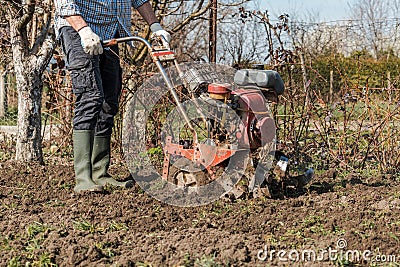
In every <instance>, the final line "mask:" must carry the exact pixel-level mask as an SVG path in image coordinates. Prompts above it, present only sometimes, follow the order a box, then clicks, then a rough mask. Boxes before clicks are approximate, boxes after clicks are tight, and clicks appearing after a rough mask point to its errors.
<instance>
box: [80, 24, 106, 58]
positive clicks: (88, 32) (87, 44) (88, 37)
mask: <svg viewBox="0 0 400 267" xmlns="http://www.w3.org/2000/svg"><path fill="white" fill-rule="evenodd" d="M78 33H79V36H80V37H81V44H82V47H83V51H85V53H88V54H90V55H92V56H93V55H98V54H101V53H103V46H102V45H101V41H100V37H99V36H98V35H97V34H95V33H94V32H93V31H92V29H91V28H90V27H89V26H87V27H84V28H82V29H80V30H79V32H78Z"/></svg>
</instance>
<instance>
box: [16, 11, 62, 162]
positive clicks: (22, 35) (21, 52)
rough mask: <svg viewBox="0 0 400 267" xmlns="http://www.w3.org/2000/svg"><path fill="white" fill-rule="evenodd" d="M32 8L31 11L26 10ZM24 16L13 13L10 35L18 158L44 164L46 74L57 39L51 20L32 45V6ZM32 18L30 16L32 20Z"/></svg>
mask: <svg viewBox="0 0 400 267" xmlns="http://www.w3.org/2000/svg"><path fill="white" fill-rule="evenodd" d="M26 10H28V11H26ZM24 11H26V12H27V13H25V14H22V16H21V17H12V16H10V18H9V22H10V36H11V43H12V55H13V63H14V64H13V65H14V72H15V77H16V83H17V91H18V133H17V144H16V160H19V161H38V162H40V163H43V154H42V138H41V126H42V123H41V100H42V90H43V82H42V74H43V72H44V70H45V69H46V66H47V65H48V63H49V61H50V59H51V56H52V53H53V50H54V44H55V42H54V40H53V38H52V36H51V35H49V25H50V19H48V21H47V23H46V22H44V23H45V25H44V26H43V28H42V31H41V34H39V35H38V36H37V37H36V40H35V42H34V44H33V47H32V48H31V47H30V42H29V41H28V37H27V36H28V33H27V30H26V29H27V27H26V26H27V23H28V22H27V21H29V16H30V15H32V14H29V7H28V8H26V9H25V8H24ZM31 18H32V17H30V19H31Z"/></svg>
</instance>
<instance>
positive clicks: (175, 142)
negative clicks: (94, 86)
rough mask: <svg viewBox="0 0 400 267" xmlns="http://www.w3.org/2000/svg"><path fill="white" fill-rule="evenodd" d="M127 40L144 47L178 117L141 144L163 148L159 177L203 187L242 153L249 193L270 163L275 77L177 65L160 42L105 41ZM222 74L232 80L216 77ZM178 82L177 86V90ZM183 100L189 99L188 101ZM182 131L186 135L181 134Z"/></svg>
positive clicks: (278, 82) (279, 85) (278, 88)
mask: <svg viewBox="0 0 400 267" xmlns="http://www.w3.org/2000/svg"><path fill="white" fill-rule="evenodd" d="M131 41H139V42H142V43H144V44H145V45H146V46H147V48H148V49H149V52H150V55H151V57H152V59H153V62H154V63H155V64H156V66H157V67H158V69H159V71H160V73H161V77H162V80H163V82H164V83H165V85H166V87H167V89H168V91H169V93H170V96H171V98H172V100H173V102H174V106H175V111H176V113H177V114H175V115H172V116H170V117H173V118H172V119H171V120H170V121H168V122H165V125H164V126H163V130H162V131H159V132H158V134H157V139H159V140H158V141H155V142H152V143H151V142H150V143H151V144H150V145H149V144H148V142H147V143H146V149H150V148H153V149H154V147H160V148H161V149H162V155H163V159H162V164H160V165H161V166H160V167H161V168H159V172H160V173H161V176H162V178H163V179H164V180H168V181H169V182H172V183H173V184H175V185H177V186H180V187H196V186H202V185H205V184H207V183H210V182H212V181H214V180H215V179H218V176H219V175H220V174H221V170H222V171H223V170H224V169H226V168H227V166H228V165H229V161H230V159H231V158H232V157H233V156H234V155H237V154H238V153H243V151H247V152H246V153H245V154H243V157H248V158H249V161H248V162H246V163H245V165H246V166H242V167H243V168H244V169H246V173H245V175H247V176H248V177H249V179H247V180H248V182H247V184H246V186H247V188H249V189H250V191H252V190H254V188H255V187H258V186H260V185H261V183H262V182H263V181H264V180H265V176H266V175H267V173H268V170H269V168H270V166H271V164H272V160H273V153H274V149H275V123H274V120H273V118H272V116H271V112H270V109H269V101H270V100H271V99H272V100H276V99H277V96H278V95H280V94H282V93H283V91H284V83H283V81H282V79H281V77H280V75H279V74H278V73H277V72H276V71H272V70H254V69H242V70H234V69H232V68H226V69H224V68H223V67H219V66H217V65H212V64H194V63H192V64H186V65H182V64H181V65H180V64H178V62H177V60H176V58H175V54H174V52H173V51H172V50H171V49H170V48H169V46H168V45H165V44H163V42H162V40H158V42H156V45H152V44H151V43H149V42H148V41H147V40H145V39H143V38H141V37H136V36H135V37H126V38H118V39H112V40H108V41H105V42H104V43H105V45H107V46H110V45H115V44H118V43H121V42H131ZM168 62H170V63H172V66H173V67H174V68H175V69H176V73H177V76H178V78H176V79H174V78H171V77H170V76H171V75H168V74H169V73H167V71H166V69H165V68H164V66H163V64H164V65H165V64H168ZM204 66H206V67H204ZM232 70H233V72H232ZM215 72H219V73H217V74H216V73H215ZM228 72H229V73H228ZM225 74H226V76H229V77H230V78H233V79H229V78H228V79H221V78H220V77H221V76H224V75H225ZM178 79H180V84H181V85H180V86H176V84H177V82H176V80H178ZM182 96H184V97H185V98H183V97H182ZM184 99H190V103H189V104H188V103H187V101H184ZM149 101H151V97H150V98H149ZM143 106H144V108H146V105H143ZM153 106H156V105H155V104H154V105H153ZM193 114H195V115H193ZM237 119H239V122H238V121H237ZM143 124H146V123H143ZM179 125H180V126H179ZM182 125H184V126H182ZM143 126H145V125H143ZM182 127H184V128H185V129H186V130H187V131H182ZM125 130H126V131H137V130H132V129H125ZM125 130H124V131H125ZM183 132H184V134H183Z"/></svg>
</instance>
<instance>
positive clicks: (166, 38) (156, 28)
mask: <svg viewBox="0 0 400 267" xmlns="http://www.w3.org/2000/svg"><path fill="white" fill-rule="evenodd" d="M150 30H151V32H152V34H151V38H152V39H153V38H154V37H156V36H159V37H161V40H162V42H163V45H166V46H169V42H170V41H171V35H170V34H169V32H167V31H166V30H164V29H163V27H161V25H160V23H158V22H156V23H153V24H151V26H150Z"/></svg>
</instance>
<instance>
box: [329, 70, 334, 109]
mask: <svg viewBox="0 0 400 267" xmlns="http://www.w3.org/2000/svg"><path fill="white" fill-rule="evenodd" d="M332 102H333V70H331V72H330V84H329V103H330V104H332Z"/></svg>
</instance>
